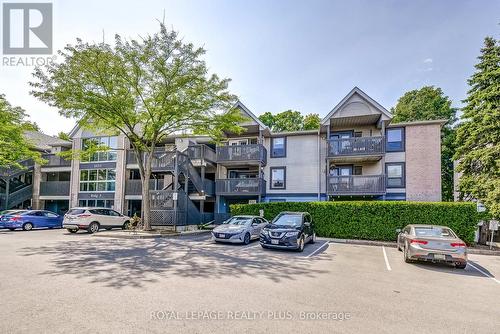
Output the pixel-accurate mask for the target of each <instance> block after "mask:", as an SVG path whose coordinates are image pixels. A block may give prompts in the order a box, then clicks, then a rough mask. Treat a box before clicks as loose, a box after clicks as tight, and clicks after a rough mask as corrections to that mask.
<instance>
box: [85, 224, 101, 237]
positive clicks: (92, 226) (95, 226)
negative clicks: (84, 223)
mask: <svg viewBox="0 0 500 334" xmlns="http://www.w3.org/2000/svg"><path fill="white" fill-rule="evenodd" d="M97 231H99V223H98V222H92V223H90V225H89V229H88V230H87V232H89V233H90V234H93V233H96V232H97Z"/></svg>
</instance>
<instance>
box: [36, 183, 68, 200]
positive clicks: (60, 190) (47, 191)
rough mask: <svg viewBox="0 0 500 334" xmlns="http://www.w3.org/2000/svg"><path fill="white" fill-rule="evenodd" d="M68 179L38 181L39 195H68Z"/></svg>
mask: <svg viewBox="0 0 500 334" xmlns="http://www.w3.org/2000/svg"><path fill="white" fill-rule="evenodd" d="M69 189H70V181H44V182H40V196H69Z"/></svg>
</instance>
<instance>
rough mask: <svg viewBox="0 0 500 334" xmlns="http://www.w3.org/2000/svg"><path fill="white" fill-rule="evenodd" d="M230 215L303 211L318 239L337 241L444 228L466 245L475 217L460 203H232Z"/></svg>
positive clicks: (472, 207)
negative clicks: (404, 230) (412, 227)
mask: <svg viewBox="0 0 500 334" xmlns="http://www.w3.org/2000/svg"><path fill="white" fill-rule="evenodd" d="M230 208H231V214H232V215H258V214H259V210H261V209H262V210H264V216H265V218H266V219H268V220H271V219H273V218H274V217H275V216H276V215H277V214H278V213H280V212H282V211H307V212H309V213H310V214H311V216H312V218H313V222H314V224H315V227H316V233H317V234H318V236H322V237H330V238H341V239H365V240H383V241H394V240H396V236H397V233H396V229H398V228H400V229H402V228H403V227H405V226H406V225H408V224H429V225H443V226H448V227H450V228H451V229H453V231H455V232H456V233H457V234H458V236H459V237H460V238H461V239H462V240H464V241H465V242H466V243H467V244H472V243H473V242H474V231H475V229H476V224H477V222H478V221H479V215H478V214H477V211H476V205H475V204H474V203H470V202H469V203H467V202H460V203H453V202H437V203H431V202H396V201H345V202H271V203H258V204H233V205H231V206H230Z"/></svg>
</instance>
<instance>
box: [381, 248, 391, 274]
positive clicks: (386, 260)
mask: <svg viewBox="0 0 500 334" xmlns="http://www.w3.org/2000/svg"><path fill="white" fill-rule="evenodd" d="M382 252H383V253H384V260H385V266H386V268H387V270H389V271H391V270H392V269H391V265H390V264H389V259H388V258H387V253H386V252H385V247H384V246H382Z"/></svg>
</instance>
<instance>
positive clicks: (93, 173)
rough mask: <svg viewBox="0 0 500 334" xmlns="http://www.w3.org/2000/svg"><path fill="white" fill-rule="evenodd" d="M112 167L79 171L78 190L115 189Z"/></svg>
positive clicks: (114, 172)
mask: <svg viewBox="0 0 500 334" xmlns="http://www.w3.org/2000/svg"><path fill="white" fill-rule="evenodd" d="M115 179H116V171H115V170H114V169H88V170H81V171H80V191H115Z"/></svg>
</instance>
